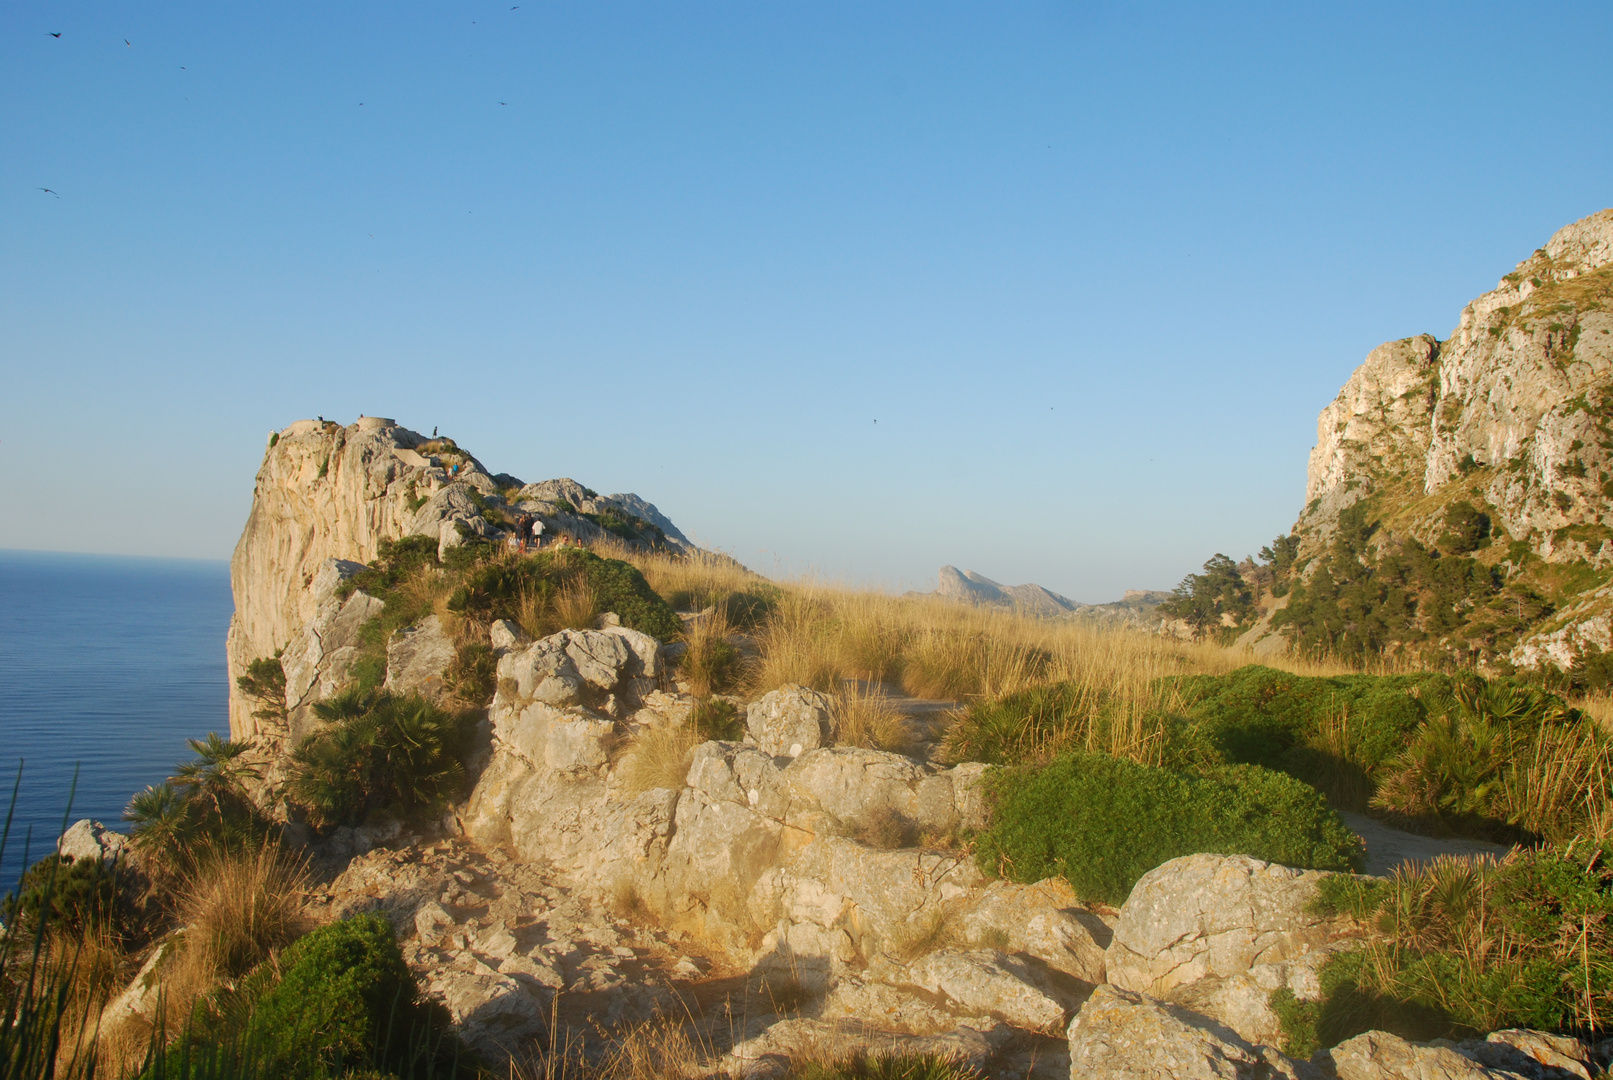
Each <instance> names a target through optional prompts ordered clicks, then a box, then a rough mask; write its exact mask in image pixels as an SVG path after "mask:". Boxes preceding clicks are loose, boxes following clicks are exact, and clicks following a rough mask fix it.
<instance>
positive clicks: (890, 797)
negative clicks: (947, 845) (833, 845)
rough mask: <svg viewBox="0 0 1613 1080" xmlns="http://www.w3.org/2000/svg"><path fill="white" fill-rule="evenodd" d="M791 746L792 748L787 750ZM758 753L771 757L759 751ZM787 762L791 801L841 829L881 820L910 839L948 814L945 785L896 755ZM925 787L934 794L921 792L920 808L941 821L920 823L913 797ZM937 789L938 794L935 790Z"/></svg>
mask: <svg viewBox="0 0 1613 1080" xmlns="http://www.w3.org/2000/svg"><path fill="white" fill-rule="evenodd" d="M796 745H798V744H796V743H792V744H791V748H792V749H793V747H794V746H796ZM762 750H763V751H764V752H774V751H769V750H768V749H767V747H765V746H764V747H762ZM774 753H776V752H774ZM788 756H793V757H795V760H794V761H792V762H790V764H789V767H788V768H786V769H785V770H784V779H785V782H786V783H788V784H789V786H790V790H791V793H792V794H793V795H794V796H795V798H796V799H797V800H799V801H800V802H801V803H811V804H813V805H816V806H817V807H818V809H820V810H823V811H824V812H825V813H827V814H829V815H831V816H832V817H834V818H835V819H836V820H837V821H841V822H844V823H845V824H847V825H851V826H853V827H856V826H868V825H871V824H874V823H876V822H881V820H882V819H883V820H884V821H888V822H889V823H890V824H892V825H894V826H896V829H895V831H897V832H900V833H902V834H916V833H917V831H918V829H919V828H920V826H921V825H923V824H935V825H940V824H943V823H944V820H945V818H946V817H948V816H950V815H951V814H952V791H951V783H950V781H949V780H947V779H945V778H935V777H932V776H931V774H930V772H929V770H927V769H925V768H924V767H923V766H922V765H919V764H917V763H916V762H914V761H912V760H911V759H910V758H905V757H903V756H902V755H901V754H892V753H888V752H886V751H884V750H866V749H863V748H862V747H856V746H836V747H824V748H821V749H808V750H806V751H805V752H800V753H799V756H796V755H788ZM927 783H928V784H929V785H930V786H931V787H933V788H936V790H935V791H934V793H933V794H932V793H931V792H928V791H926V792H925V794H926V795H929V796H931V797H929V798H926V799H925V800H924V807H923V808H924V809H927V810H929V811H930V813H931V814H932V815H933V816H934V817H935V818H937V819H941V820H936V821H933V822H922V821H921V818H922V816H923V815H922V814H921V812H920V810H921V805H920V798H919V794H920V791H921V790H923V789H924V787H925V785H926V784H927ZM943 786H944V788H945V790H944V791H943V790H940V789H941V788H942V787H943ZM908 838H909V837H907V836H905V835H904V839H908ZM913 838H916V836H915V837H913Z"/></svg>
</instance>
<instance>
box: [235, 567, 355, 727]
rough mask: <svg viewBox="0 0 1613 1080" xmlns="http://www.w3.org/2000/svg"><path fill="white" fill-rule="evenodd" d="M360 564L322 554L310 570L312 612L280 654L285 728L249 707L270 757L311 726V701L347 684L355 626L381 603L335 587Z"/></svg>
mask: <svg viewBox="0 0 1613 1080" xmlns="http://www.w3.org/2000/svg"><path fill="white" fill-rule="evenodd" d="M362 569H364V567H363V566H362V565H361V564H359V563H356V562H350V561H348V560H346V559H326V560H325V561H324V562H323V563H321V564H320V567H319V571H318V573H316V574H315V575H314V580H313V583H312V584H311V585H310V586H309V589H310V591H311V592H312V593H313V599H314V613H313V617H312V618H311V619H310V620H309V621H308V622H307V623H306V624H305V625H304V626H303V627H302V628H301V629H299V630H298V631H297V633H296V634H295V635H293V637H292V639H291V641H290V642H289V643H288V644H287V645H286V647H285V650H284V651H283V652H282V653H281V656H280V667H281V669H282V670H283V671H284V672H285V674H286V701H285V705H286V727H285V729H284V730H278V729H276V728H275V727H274V726H273V724H272V720H271V718H268V717H263V716H257V715H256V713H257V712H260V711H262V710H261V709H260V708H258V707H257V706H256V705H255V703H254V707H253V708H252V712H253V713H254V716H253V721H254V725H255V732H256V736H257V738H258V739H259V741H260V743H261V744H262V747H263V749H265V750H266V751H268V753H269V754H270V755H271V756H272V755H274V754H275V753H277V752H278V751H279V750H280V749H281V748H282V747H284V746H286V745H295V744H296V742H297V740H298V739H300V738H302V737H303V736H304V735H306V734H308V732H309V731H311V730H313V728H314V727H315V726H316V725H317V723H318V720H317V718H316V717H315V716H314V714H313V706H314V705H315V704H316V703H318V702H321V701H324V700H325V699H327V698H329V697H331V696H333V695H334V694H336V693H337V692H338V691H339V690H341V689H342V687H344V686H345V685H347V682H348V677H349V674H350V672H351V670H352V665H353V661H354V659H356V658H357V656H358V644H359V630H360V628H361V627H363V625H364V624H365V623H366V622H368V621H369V620H370V619H373V618H375V617H376V616H377V615H379V614H380V613H381V609H382V608H383V607H385V606H386V605H384V604H383V603H382V602H381V601H380V600H378V599H376V598H375V597H373V596H371V595H370V594H368V593H366V592H364V591H362V590H355V591H353V592H352V593H350V594H349V595H347V596H342V595H340V593H339V592H338V589H339V587H340V586H341V584H342V582H344V581H346V580H347V579H349V578H351V577H352V576H353V575H354V574H356V573H358V572H359V571H360V570H362Z"/></svg>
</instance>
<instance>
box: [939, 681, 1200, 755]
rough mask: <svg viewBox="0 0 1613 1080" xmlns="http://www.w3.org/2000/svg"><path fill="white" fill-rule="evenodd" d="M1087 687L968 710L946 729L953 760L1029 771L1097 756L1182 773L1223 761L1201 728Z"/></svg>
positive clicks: (1026, 694) (1060, 687) (1067, 685)
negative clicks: (1058, 760)
mask: <svg viewBox="0 0 1613 1080" xmlns="http://www.w3.org/2000/svg"><path fill="white" fill-rule="evenodd" d="M1134 704H1135V703H1134V702H1131V701H1128V700H1126V699H1125V698H1124V697H1122V696H1121V695H1118V694H1115V693H1113V692H1110V691H1108V690H1106V689H1104V688H1102V687H1096V686H1093V685H1092V684H1091V683H1088V682H1056V683H1050V684H1048V685H1045V686H1035V687H1031V688H1030V689H1028V690H1021V691H1019V692H1017V693H1013V694H1009V695H1007V696H1006V697H1001V698H988V699H985V700H982V701H977V702H974V703H973V704H971V705H970V706H969V707H968V708H967V709H965V710H964V711H963V713H962V714H961V715H959V717H958V719H957V722H956V723H954V724H953V726H952V727H951V728H950V729H949V730H948V732H947V735H946V742H945V750H946V755H947V758H948V760H951V761H984V762H986V763H987V764H991V765H1029V764H1037V763H1041V762H1046V761H1049V760H1051V759H1053V758H1055V757H1058V756H1059V755H1061V754H1068V753H1085V752H1093V751H1102V752H1105V753H1112V754H1116V755H1117V756H1124V757H1132V758H1140V759H1141V760H1142V761H1143V763H1145V764H1155V765H1167V766H1170V767H1171V768H1175V769H1177V770H1181V771H1191V770H1193V769H1196V768H1200V767H1204V766H1213V765H1220V764H1224V763H1225V755H1224V754H1222V753H1221V752H1220V750H1219V748H1218V747H1216V746H1215V745H1214V744H1213V743H1211V742H1209V741H1208V740H1207V739H1206V738H1205V737H1204V735H1203V733H1202V730H1201V727H1200V726H1199V725H1195V724H1191V723H1188V722H1187V721H1185V720H1183V719H1182V718H1181V717H1178V716H1174V715H1172V714H1170V713H1168V712H1166V711H1164V710H1162V709H1156V710H1151V711H1147V712H1143V713H1139V712H1138V711H1137V710H1136V709H1135V708H1134V707H1133V706H1134Z"/></svg>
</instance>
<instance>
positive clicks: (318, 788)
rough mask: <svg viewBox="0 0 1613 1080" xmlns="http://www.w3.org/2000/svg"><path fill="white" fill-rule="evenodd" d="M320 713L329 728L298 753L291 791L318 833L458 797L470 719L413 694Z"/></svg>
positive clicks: (358, 701) (327, 706)
mask: <svg viewBox="0 0 1613 1080" xmlns="http://www.w3.org/2000/svg"><path fill="white" fill-rule="evenodd" d="M314 711H315V712H316V713H318V714H319V715H320V716H321V718H323V719H325V720H326V721H327V724H326V726H325V727H323V728H321V729H320V730H318V731H315V732H313V733H312V734H310V735H308V736H306V737H305V738H304V739H303V740H302V741H301V742H299V743H298V744H297V746H296V748H295V749H293V750H292V753H291V768H290V779H289V781H288V783H287V785H286V792H287V796H288V797H289V799H290V800H291V801H292V802H293V803H295V804H296V805H298V806H300V807H301V808H302V809H303V810H304V811H305V812H306V813H307V815H308V819H309V821H310V823H312V824H313V825H314V826H315V827H316V828H328V827H332V826H336V825H343V824H349V825H356V824H360V823H362V822H363V821H364V820H365V819H366V818H367V817H369V816H370V815H371V814H374V813H394V814H398V815H401V816H407V815H410V814H415V813H420V812H430V811H433V810H436V809H438V808H440V807H441V806H442V805H443V804H444V803H445V802H447V801H449V800H451V799H453V798H455V797H457V796H458V795H459V794H460V791H461V789H462V787H463V785H464V781H465V768H464V766H463V765H462V764H461V763H460V753H461V751H462V750H463V748H464V744H465V740H466V738H467V737H468V734H469V731H468V729H469V727H470V724H471V722H472V719H473V717H472V716H471V715H470V714H458V715H456V714H454V713H450V712H448V711H447V710H445V709H442V708H439V707H438V706H436V705H434V704H432V703H431V702H429V701H427V700H426V699H424V698H422V697H419V696H418V695H414V694H410V695H408V696H406V697H396V696H394V695H391V694H384V693H383V694H367V693H365V692H363V691H360V690H349V691H347V692H345V693H343V694H339V695H337V696H336V697H334V698H332V699H330V700H329V701H326V702H321V703H320V704H319V705H316V706H315V708H314Z"/></svg>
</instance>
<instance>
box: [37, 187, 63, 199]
mask: <svg viewBox="0 0 1613 1080" xmlns="http://www.w3.org/2000/svg"><path fill="white" fill-rule="evenodd" d="M37 190H39V191H43V192H44V193H45V194H47V195H56V193H55V192H54V191H52V190H50V188H48V187H42V188H38V189H37ZM56 197H57V198H58V199H59V198H61V196H60V195H56Z"/></svg>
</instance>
